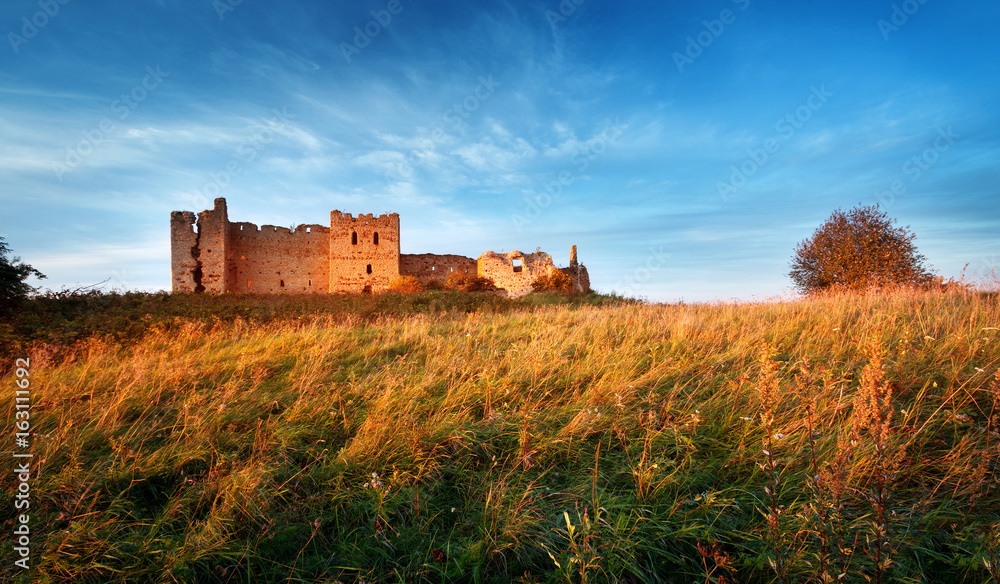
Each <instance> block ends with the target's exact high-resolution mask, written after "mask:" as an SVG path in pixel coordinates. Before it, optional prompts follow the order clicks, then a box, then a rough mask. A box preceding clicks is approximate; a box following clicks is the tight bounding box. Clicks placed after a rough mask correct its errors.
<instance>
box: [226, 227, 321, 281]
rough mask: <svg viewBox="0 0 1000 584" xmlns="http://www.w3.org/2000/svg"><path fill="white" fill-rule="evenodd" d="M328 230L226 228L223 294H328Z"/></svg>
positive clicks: (316, 228) (307, 228) (314, 228)
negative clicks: (227, 240)
mask: <svg viewBox="0 0 1000 584" xmlns="http://www.w3.org/2000/svg"><path fill="white" fill-rule="evenodd" d="M329 242H330V228H329V227H325V226H323V225H299V226H298V227H296V228H295V231H292V230H290V229H289V228H287V227H275V226H274V225H264V226H262V227H260V228H258V227H257V226H256V225H254V224H253V223H230V224H229V247H228V249H229V262H228V266H227V281H226V290H228V291H233V292H236V291H239V292H256V293H264V294H275V293H283V292H286V293H302V294H316V293H325V292H329V291H330V245H329Z"/></svg>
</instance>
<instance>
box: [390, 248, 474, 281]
mask: <svg viewBox="0 0 1000 584" xmlns="http://www.w3.org/2000/svg"><path fill="white" fill-rule="evenodd" d="M476 269H477V267H476V260H474V259H472V258H467V257H465V256H460V255H438V254H435V253H421V254H409V253H404V254H402V255H400V256H399V275H401V276H416V277H418V278H420V279H422V280H430V279H434V280H444V279H445V278H447V277H448V276H449V275H450V274H451V273H453V272H459V273H461V274H465V275H467V276H475V275H476Z"/></svg>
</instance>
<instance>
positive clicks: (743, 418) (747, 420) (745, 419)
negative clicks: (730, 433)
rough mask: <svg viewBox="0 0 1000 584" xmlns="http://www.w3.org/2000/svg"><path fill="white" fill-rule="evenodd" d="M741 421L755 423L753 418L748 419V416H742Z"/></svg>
mask: <svg viewBox="0 0 1000 584" xmlns="http://www.w3.org/2000/svg"><path fill="white" fill-rule="evenodd" d="M740 419H741V420H743V421H744V422H752V421H753V418H748V417H746V416H740Z"/></svg>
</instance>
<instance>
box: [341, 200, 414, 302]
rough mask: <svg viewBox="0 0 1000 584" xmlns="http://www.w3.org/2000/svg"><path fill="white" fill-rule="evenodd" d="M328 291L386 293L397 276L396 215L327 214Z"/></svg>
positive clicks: (397, 221) (397, 228)
mask: <svg viewBox="0 0 1000 584" xmlns="http://www.w3.org/2000/svg"><path fill="white" fill-rule="evenodd" d="M329 245H330V254H329V258H330V272H329V273H330V285H329V290H330V292H376V291H379V290H385V289H387V288H388V287H389V285H390V284H391V283H392V281H393V280H395V279H396V277H397V276H399V215H397V214H396V213H390V214H386V215H378V216H373V215H372V214H371V213H368V214H367V215H358V217H357V218H354V217H353V216H351V214H350V213H347V214H344V213H341V212H340V211H333V212H331V213H330V244H329Z"/></svg>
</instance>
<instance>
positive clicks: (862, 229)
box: [788, 204, 932, 294]
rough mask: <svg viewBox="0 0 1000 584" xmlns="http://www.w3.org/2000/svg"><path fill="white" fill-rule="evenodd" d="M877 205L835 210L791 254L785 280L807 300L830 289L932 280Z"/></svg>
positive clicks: (908, 239) (908, 238)
mask: <svg viewBox="0 0 1000 584" xmlns="http://www.w3.org/2000/svg"><path fill="white" fill-rule="evenodd" d="M893 223H895V219H890V218H889V217H888V216H886V214H885V213H884V212H882V211H879V208H878V205H877V204H876V205H869V206H865V207H862V206H858V207H855V208H853V209H851V210H850V211H848V212H847V213H844V212H843V211H841V210H840V209H837V210H836V211H834V213H833V215H831V216H830V218H829V219H827V220H826V223H824V224H823V225H821V226H820V227H819V229H817V230H816V232H815V233H813V236H812V237H811V238H810V239H807V240H805V241H802V242H800V243H799V245H798V246H797V247H796V248H795V255H794V256H792V262H791V266H790V267H791V270H790V271H789V273H788V275H789V277H790V278H791V279H792V281H793V282H794V283H795V286H796V287H797V288H798V289H799V290H801V291H802V292H805V293H807V294H812V293H816V292H820V291H824V290H831V289H837V288H842V289H847V290H866V289H875V290H879V289H884V288H887V287H891V286H895V285H925V284H927V283H928V282H929V281H930V280H931V278H932V275H931V274H930V272H929V271H928V270H927V269H926V268H924V265H923V264H924V260H925V259H926V258H925V257H924V256H922V255H920V254H919V253H917V248H916V246H915V245H914V244H913V240H914V238H915V237H916V236H915V235H914V234H913V233H910V231H909V228H908V227H898V228H897V227H893Z"/></svg>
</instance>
